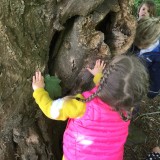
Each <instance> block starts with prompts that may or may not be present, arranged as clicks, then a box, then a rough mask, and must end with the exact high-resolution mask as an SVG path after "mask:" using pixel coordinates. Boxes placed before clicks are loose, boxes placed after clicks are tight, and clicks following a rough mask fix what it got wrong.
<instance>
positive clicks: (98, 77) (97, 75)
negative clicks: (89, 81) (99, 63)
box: [93, 73, 103, 85]
mask: <svg viewBox="0 0 160 160" xmlns="http://www.w3.org/2000/svg"><path fill="white" fill-rule="evenodd" d="M102 76H103V74H102V73H97V74H96V75H95V76H94V78H93V82H94V84H95V85H98V84H99V82H100V80H101V78H102Z"/></svg>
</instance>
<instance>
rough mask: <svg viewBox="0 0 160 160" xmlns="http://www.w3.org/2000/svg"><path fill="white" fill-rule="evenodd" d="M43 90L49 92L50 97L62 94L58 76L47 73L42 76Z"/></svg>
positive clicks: (53, 97)
mask: <svg viewBox="0 0 160 160" xmlns="http://www.w3.org/2000/svg"><path fill="white" fill-rule="evenodd" d="M44 82H45V90H46V91H47V92H48V93H49V96H50V97H51V98H52V99H55V98H58V97H60V96H61V95H62V88H61V86H60V82H61V80H60V79H58V77H55V76H50V75H49V74H47V75H45V77H44Z"/></svg>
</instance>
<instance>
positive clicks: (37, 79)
mask: <svg viewBox="0 0 160 160" xmlns="http://www.w3.org/2000/svg"><path fill="white" fill-rule="evenodd" d="M44 86H45V84H44V78H43V76H42V74H41V72H40V71H37V72H36V73H35V75H34V76H33V80H32V88H33V90H34V91H35V90H36V89H38V88H44Z"/></svg>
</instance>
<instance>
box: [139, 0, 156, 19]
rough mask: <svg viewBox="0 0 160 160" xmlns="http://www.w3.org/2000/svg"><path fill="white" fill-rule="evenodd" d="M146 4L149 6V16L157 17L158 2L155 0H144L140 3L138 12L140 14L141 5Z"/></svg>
mask: <svg viewBox="0 0 160 160" xmlns="http://www.w3.org/2000/svg"><path fill="white" fill-rule="evenodd" d="M144 4H145V5H146V6H147V7H148V9H149V16H150V17H155V16H156V10H157V8H156V4H155V3H154V1H143V2H142V3H141V4H140V5H139V7H138V10H137V14H139V11H140V9H141V7H142V6H143V5H144Z"/></svg>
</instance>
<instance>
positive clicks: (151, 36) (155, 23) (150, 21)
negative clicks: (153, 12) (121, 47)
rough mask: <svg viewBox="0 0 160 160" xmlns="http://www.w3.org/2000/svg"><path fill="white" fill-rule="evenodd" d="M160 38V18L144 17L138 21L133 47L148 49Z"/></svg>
mask: <svg viewBox="0 0 160 160" xmlns="http://www.w3.org/2000/svg"><path fill="white" fill-rule="evenodd" d="M159 38H160V17H152V18H149V17H145V18H142V19H140V20H139V21H138V26H137V29H136V36H135V41H134V43H135V45H136V46H137V47H138V48H139V49H145V48H148V47H149V46H150V45H152V44H154V43H155V42H156V41H157V40H158V39H159Z"/></svg>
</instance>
